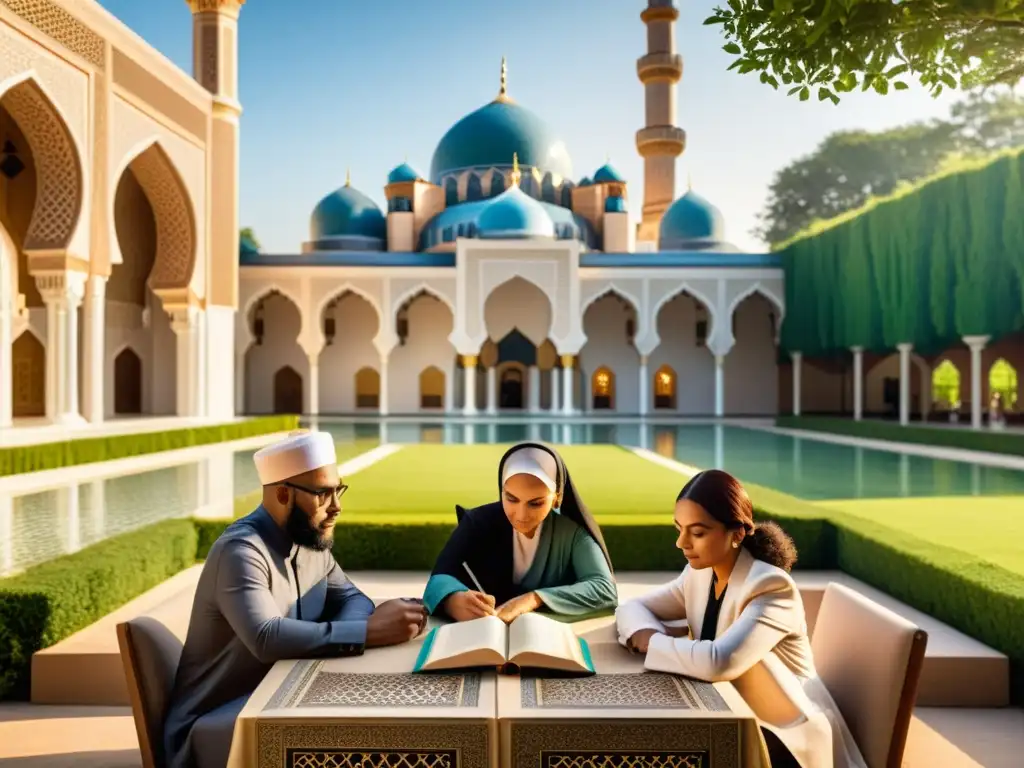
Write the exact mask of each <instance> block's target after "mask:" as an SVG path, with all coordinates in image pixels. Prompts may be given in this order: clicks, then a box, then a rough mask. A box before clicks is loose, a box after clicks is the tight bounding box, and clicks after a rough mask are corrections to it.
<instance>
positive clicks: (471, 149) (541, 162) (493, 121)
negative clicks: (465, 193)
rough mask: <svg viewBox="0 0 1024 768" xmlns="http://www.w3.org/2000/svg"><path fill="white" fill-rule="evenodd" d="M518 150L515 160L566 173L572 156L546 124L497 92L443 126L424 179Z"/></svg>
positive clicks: (492, 163)
mask: <svg viewBox="0 0 1024 768" xmlns="http://www.w3.org/2000/svg"><path fill="white" fill-rule="evenodd" d="M513 154H518V156H519V164H520V165H522V166H527V167H532V168H537V169H538V170H540V171H541V172H542V173H548V172H550V173H552V174H555V175H557V176H561V177H562V178H563V179H567V178H569V177H570V176H572V161H571V160H570V158H569V153H568V151H567V150H566V148H565V142H563V141H562V140H561V139H559V138H558V137H557V136H555V134H554V133H553V132H552V131H551V129H550V128H548V126H547V125H546V124H545V123H544V121H543V120H541V119H540V118H539V117H537V115H535V114H534V113H533V112H531V111H530V110H528V109H526V108H524V107H521V106H519V105H518V104H515V103H513V102H512V101H510V100H508V99H507V98H498V99H496V100H495V101H492V102H491V103H490V104H487V105H485V106H483V107H481V108H480V109H478V110H476V111H475V112H471V113H470V114H468V115H466V116H465V117H464V118H462V119H461V120H459V122H457V123H456V124H455V125H453V126H452V127H451V128H449V129H448V132H447V133H446V134H445V135H444V137H443V138H442V139H441V141H440V143H439V144H438V145H437V149H435V150H434V158H433V160H432V161H431V163H430V180H431V181H432V182H433V183H434V184H439V183H440V182H441V178H442V177H444V176H446V175H447V174H450V173H455V172H459V171H462V170H466V169H469V168H493V167H504V166H507V165H509V164H510V163H511V162H512V155H513Z"/></svg>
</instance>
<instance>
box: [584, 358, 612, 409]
mask: <svg viewBox="0 0 1024 768" xmlns="http://www.w3.org/2000/svg"><path fill="white" fill-rule="evenodd" d="M590 397H591V405H592V407H593V409H594V410H595V411H596V410H612V411H614V410H615V371H613V370H612V369H611V368H609V367H608V366H607V365H602V366H600V367H599V368H598V369H597V370H596V371H594V373H593V375H592V376H591V377H590Z"/></svg>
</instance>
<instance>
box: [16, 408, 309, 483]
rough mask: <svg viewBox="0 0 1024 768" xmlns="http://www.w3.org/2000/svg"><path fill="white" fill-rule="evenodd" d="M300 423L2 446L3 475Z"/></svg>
mask: <svg viewBox="0 0 1024 768" xmlns="http://www.w3.org/2000/svg"><path fill="white" fill-rule="evenodd" d="M298 426H299V417H298V416H258V417H255V418H249V419H244V420H241V421H233V422H227V423H224V424H212V425H209V426H203V427H182V428H180V429H169V430H167V431H164V432H139V433H135V434H116V435H103V436H100V437H78V438H71V439H70V440H59V441H55V442H52V443H37V444H35V445H12V446H5V447H3V448H0V477H4V476H7V475H18V474H22V473H25V472H39V471H41V470H44V469H61V468H63V467H74V466H78V465H80V464H93V463H95V462H99V461H113V460H116V459H125V458H129V457H131V456H142V455H145V454H149V453H159V452H161V451H173V450H177V449H180V448H192V447H194V446H199V445H212V444H214V443H225V442H230V441H232V440H242V439H244V438H247V437H256V436H257V435H269V434H273V433H274V432H287V431H290V430H293V429H297V428H298Z"/></svg>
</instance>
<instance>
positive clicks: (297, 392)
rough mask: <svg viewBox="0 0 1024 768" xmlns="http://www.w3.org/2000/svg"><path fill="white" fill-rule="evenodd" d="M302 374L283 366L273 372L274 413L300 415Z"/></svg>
mask: <svg viewBox="0 0 1024 768" xmlns="http://www.w3.org/2000/svg"><path fill="white" fill-rule="evenodd" d="M302 390H303V382H302V374H301V373H299V372H298V371H296V370H295V369H294V368H292V367H291V366H290V365H283V366H281V367H280V368H278V369H277V370H276V371H275V372H274V413H289V414H302V412H303V410H304V408H303V397H304V394H303V391H302Z"/></svg>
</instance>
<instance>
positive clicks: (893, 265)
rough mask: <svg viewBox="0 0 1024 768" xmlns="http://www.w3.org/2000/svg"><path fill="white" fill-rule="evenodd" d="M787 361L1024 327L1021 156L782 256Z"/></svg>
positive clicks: (863, 216)
mask: <svg viewBox="0 0 1024 768" xmlns="http://www.w3.org/2000/svg"><path fill="white" fill-rule="evenodd" d="M780 250H781V256H782V264H783V269H784V270H785V275H786V316H785V319H784V321H783V325H782V333H781V344H782V347H783V349H784V350H785V351H787V352H790V351H792V352H796V351H799V352H803V353H804V355H806V356H824V355H829V354H834V353H836V352H840V351H844V350H848V349H849V348H850V347H853V346H862V347H864V348H865V349H868V350H871V351H875V352H886V351H891V350H892V349H893V348H894V347H895V346H896V345H897V344H899V343H901V342H910V343H912V344H913V345H914V348H915V350H916V351H919V352H921V353H924V354H928V353H937V352H940V351H941V350H943V349H945V348H946V347H949V346H950V345H952V344H955V343H957V341H958V340H959V339H960V338H961V337H963V336H967V335H989V336H992V337H993V339H996V338H999V337H1000V336H1004V335H1006V334H1008V333H1012V332H1014V331H1017V330H1021V329H1024V311H1022V307H1021V303H1022V297H1024V149H1019V150H1017V151H1014V152H1007V153H1003V154H1001V155H999V156H997V157H996V158H995V159H990V160H988V161H987V162H986V163H984V164H982V163H975V164H973V165H970V166H962V167H961V169H960V170H958V171H957V172H948V173H946V174H944V175H942V176H938V177H936V178H933V179H931V180H929V181H927V182H925V183H923V184H921V185H919V186H916V187H913V188H909V189H906V190H903V191H901V192H899V193H897V194H895V195H892V196H890V197H887V198H883V199H879V200H874V201H872V202H870V203H868V204H867V205H865V206H864V207H863V208H860V209H858V210H856V211H851V212H850V213H848V214H844V215H843V216H841V217H839V218H838V219H835V220H833V221H831V222H824V223H821V224H818V225H817V226H816V227H815V228H813V229H812V230H811V231H809V232H806V233H804V234H802V235H799V236H797V238H795V239H794V240H792V241H790V242H789V243H786V244H783V245H782V246H781V249H780Z"/></svg>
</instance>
